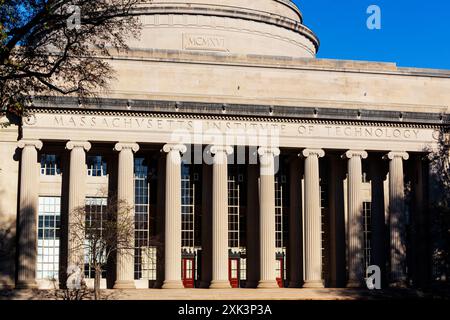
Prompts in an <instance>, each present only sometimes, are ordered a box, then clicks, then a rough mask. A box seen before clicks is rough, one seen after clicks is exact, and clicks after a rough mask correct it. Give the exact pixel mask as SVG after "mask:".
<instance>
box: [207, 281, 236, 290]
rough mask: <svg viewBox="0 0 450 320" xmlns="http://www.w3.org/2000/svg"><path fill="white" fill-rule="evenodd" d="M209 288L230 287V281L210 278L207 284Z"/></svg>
mask: <svg viewBox="0 0 450 320" xmlns="http://www.w3.org/2000/svg"><path fill="white" fill-rule="evenodd" d="M209 288H210V289H231V284H230V281H228V280H212V281H211V284H210V285H209Z"/></svg>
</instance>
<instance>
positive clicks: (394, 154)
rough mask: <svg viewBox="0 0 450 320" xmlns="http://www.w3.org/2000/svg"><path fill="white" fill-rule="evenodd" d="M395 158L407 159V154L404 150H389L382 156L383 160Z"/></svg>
mask: <svg viewBox="0 0 450 320" xmlns="http://www.w3.org/2000/svg"><path fill="white" fill-rule="evenodd" d="M395 158H402V159H403V160H408V159H409V154H408V153H407V152H404V151H391V152H389V153H388V154H386V155H385V156H384V157H383V159H384V160H394V159H395Z"/></svg>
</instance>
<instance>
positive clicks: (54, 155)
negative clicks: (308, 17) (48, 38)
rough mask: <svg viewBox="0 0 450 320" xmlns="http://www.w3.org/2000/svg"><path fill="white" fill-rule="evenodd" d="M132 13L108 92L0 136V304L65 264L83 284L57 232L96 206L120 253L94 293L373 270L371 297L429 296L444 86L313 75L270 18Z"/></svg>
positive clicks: (284, 17)
mask: <svg viewBox="0 0 450 320" xmlns="http://www.w3.org/2000/svg"><path fill="white" fill-rule="evenodd" d="M138 10H139V11H140V12H141V13H142V15H141V20H142V23H143V30H142V35H141V38H140V39H139V41H137V40H136V41H134V40H130V51H129V52H127V53H120V54H115V55H113V56H112V57H111V58H108V60H109V61H108V62H109V63H110V64H111V65H112V66H113V67H114V69H115V70H116V73H117V74H116V80H114V81H112V82H111V85H110V89H109V90H108V92H99V93H98V95H99V98H98V99H95V100H92V101H90V102H83V103H80V102H79V101H78V100H77V99H76V98H73V97H59V96H58V97H37V98H36V99H35V101H34V102H33V105H32V106H31V107H30V108H29V116H28V117H27V118H26V119H24V120H23V123H21V124H20V125H11V126H9V127H7V128H2V129H0V133H1V134H0V150H1V152H0V155H1V161H0V226H1V228H2V230H3V231H2V232H3V233H2V235H3V238H4V239H3V240H4V241H3V242H4V243H5V245H4V246H3V248H4V249H3V251H4V252H3V253H2V254H3V257H2V262H1V264H0V285H1V286H4V287H9V286H15V287H16V288H29V287H39V288H51V286H52V283H54V282H52V281H51V280H52V279H54V280H57V281H58V282H60V283H61V282H63V281H64V279H65V277H66V276H67V274H66V272H67V267H68V266H70V265H71V264H74V263H75V264H78V265H80V266H81V267H82V268H83V269H84V270H83V272H84V276H85V278H86V279H88V282H89V281H92V279H93V274H94V270H93V266H92V265H90V263H89V259H88V257H86V253H83V254H81V258H76V256H77V254H76V253H75V252H74V250H73V243H74V242H73V241H74V239H71V237H70V232H69V230H70V228H71V221H72V220H71V217H72V216H73V212H74V210H76V209H77V208H80V207H83V208H85V212H86V220H85V223H86V225H87V226H89V225H91V224H92V223H93V221H96V223H97V222H98V220H101V219H104V212H105V210H106V209H107V207H108V203H109V201H111V199H114V198H117V199H119V200H122V201H125V202H126V203H127V204H129V205H130V206H131V207H132V208H133V209H132V216H133V217H134V227H135V230H134V243H135V246H134V249H128V252H127V253H125V252H124V251H118V252H117V255H116V256H115V257H114V259H111V261H105V262H104V268H103V269H104V272H103V275H102V286H103V287H109V288H163V289H170V288H183V287H185V288H197V287H201V288H243V287H246V288H274V287H292V288H301V287H304V288H305V287H308V288H311V287H312V288H320V287H360V286H364V285H365V284H364V279H365V277H366V270H367V268H368V267H369V266H373V265H376V266H378V267H379V268H380V270H381V275H382V278H383V284H384V285H421V284H424V283H426V282H428V281H430V280H431V278H432V270H431V269H432V267H431V259H432V257H431V251H432V248H431V244H430V223H429V215H430V211H429V208H430V207H431V205H432V202H433V193H432V192H431V190H433V189H432V187H431V185H432V183H433V181H432V174H431V172H430V163H429V161H428V160H427V159H428V158H427V156H428V155H429V154H430V153H432V152H433V151H434V150H437V149H438V148H439V145H440V143H441V140H442V139H441V133H442V129H443V128H444V127H445V126H446V125H447V124H448V120H449V117H448V113H449V106H450V93H449V92H450V91H449V88H450V72H449V71H445V70H429V69H415V68H399V67H397V66H396V65H395V64H392V63H372V62H356V61H337V60H323V59H316V58H315V55H316V53H317V50H318V48H319V41H318V39H317V37H316V36H315V35H314V33H313V32H312V31H310V30H309V29H308V28H307V27H305V26H304V25H303V17H302V14H301V13H300V11H299V9H298V8H297V7H296V6H295V5H294V4H293V3H292V2H290V1H288V0H259V1H247V0H226V1H224V0H221V1H218V0H185V1H177V2H174V1H170V0H158V1H153V2H152V3H150V4H146V5H142V6H141V7H139V9H138ZM103 59H106V58H103ZM119 215H120V213H119ZM7 243H9V244H7ZM130 250H131V251H130Z"/></svg>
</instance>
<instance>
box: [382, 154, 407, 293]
mask: <svg viewBox="0 0 450 320" xmlns="http://www.w3.org/2000/svg"><path fill="white" fill-rule="evenodd" d="M385 159H388V160H390V162H389V228H390V243H391V249H390V250H391V274H390V283H391V285H392V286H404V285H406V239H405V231H406V228H405V223H406V219H405V186H404V172H403V160H408V159H409V155H408V153H406V152H389V153H388V154H387V155H386V156H385Z"/></svg>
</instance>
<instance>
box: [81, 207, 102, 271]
mask: <svg viewBox="0 0 450 320" xmlns="http://www.w3.org/2000/svg"><path fill="white" fill-rule="evenodd" d="M106 205H107V198H86V221H85V230H86V235H85V241H86V242H87V243H89V242H88V241H90V240H89V238H90V236H91V235H94V234H95V236H94V239H102V238H99V237H102V233H103V221H104V219H106ZM91 243H92V242H91ZM86 248H91V246H90V245H87V246H86ZM89 251H91V250H87V252H85V255H84V257H85V258H84V275H85V277H86V278H90V279H92V278H94V277H95V268H94V266H93V265H91V261H92V258H91V256H90V255H91V254H92V252H89ZM99 262H101V263H102V265H103V266H102V278H106V263H107V261H106V257H102V258H101V261H99Z"/></svg>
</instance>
